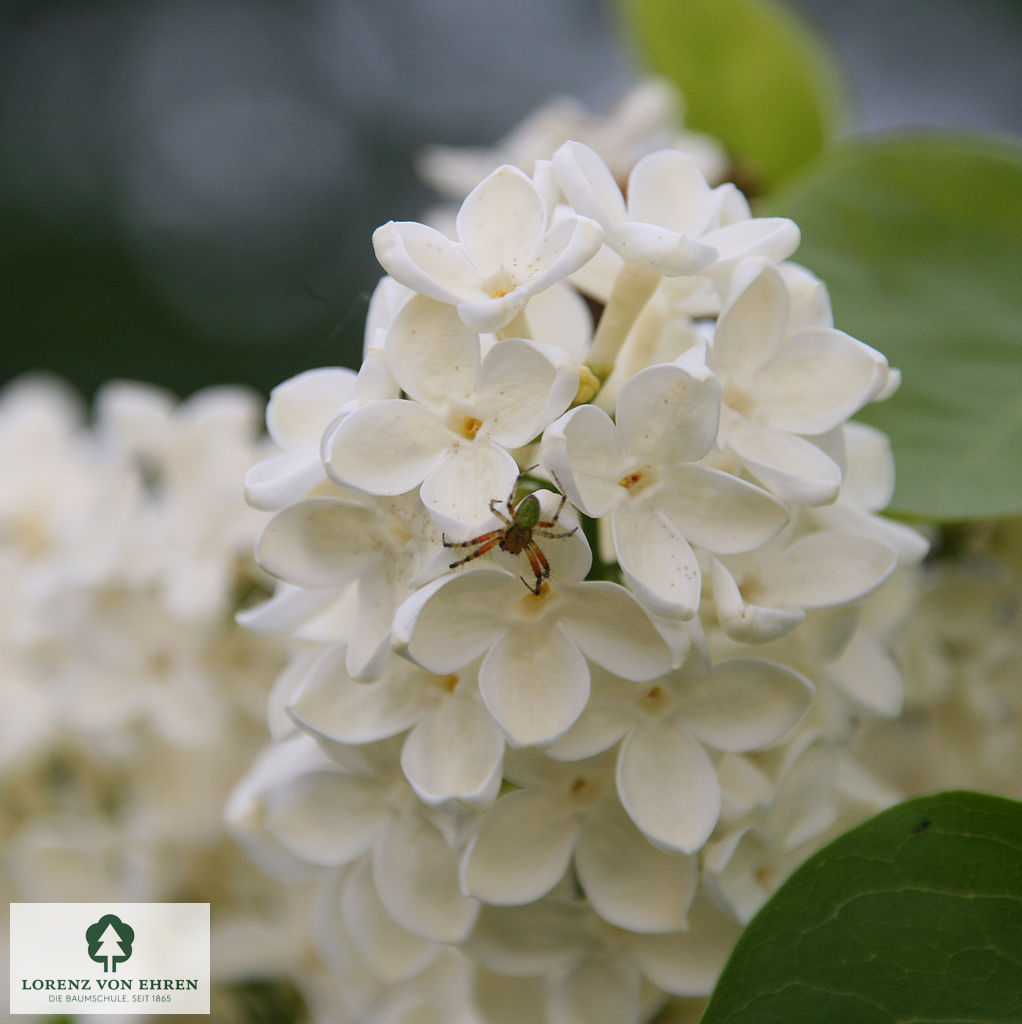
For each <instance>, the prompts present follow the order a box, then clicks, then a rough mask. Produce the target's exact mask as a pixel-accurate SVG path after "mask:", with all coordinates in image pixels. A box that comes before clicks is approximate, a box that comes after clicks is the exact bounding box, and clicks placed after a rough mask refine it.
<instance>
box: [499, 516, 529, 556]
mask: <svg viewBox="0 0 1022 1024" xmlns="http://www.w3.org/2000/svg"><path fill="white" fill-rule="evenodd" d="M531 541H532V528H531V527H525V526H521V525H519V524H518V523H515V524H514V525H512V526H510V527H509V528H508V531H507V533H505V534H504V538H503V540H501V542H500V546H501V547H502V548H503V549H504V550H505V551H507V552H508V553H509V554H512V555H519V554H521V553H522V552H523V551H524V550H525V549H526V548H527V547H528V546H529V543H530V542H531Z"/></svg>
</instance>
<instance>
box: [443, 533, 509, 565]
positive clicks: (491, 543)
mask: <svg viewBox="0 0 1022 1024" xmlns="http://www.w3.org/2000/svg"><path fill="white" fill-rule="evenodd" d="M496 533H497V536H496V537H491V538H490V539H489V540H488V541H486V542H485V543H483V544H481V545H480V546H479V547H477V548H476V549H475V551H473V552H471V553H470V554H468V555H466V556H465V557H464V558H459V559H458V560H457V561H456V562H451V564H450V565H449V566H448V567H447V568H448V569H457V568H458V566H459V565H464V564H465V563H466V562H471V561H472V560H473V559H475V558H478V557H479V556H480V555H485V554H486V552H487V551H489V550H490V548H494V547H496V546H497V545H498V544H499V543H500V538H501V537H502V536H503V535H504V531H503V530H497V531H496ZM458 546H459V547H464V546H466V545H458Z"/></svg>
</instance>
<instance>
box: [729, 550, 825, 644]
mask: <svg viewBox="0 0 1022 1024" xmlns="http://www.w3.org/2000/svg"><path fill="white" fill-rule="evenodd" d="M711 572H712V577H711V578H712V580H713V604H714V607H715V608H716V611H717V618H718V620H719V621H720V624H721V626H722V627H723V629H724V632H725V633H726V634H727V635H728V636H729V637H730V638H731V639H732V640H737V641H738V642H739V643H743V644H765V643H769V642H770V641H771V640H776V639H777V638H778V637H782V636H784V634H785V633H790V632H791V631H792V630H793V629H794V628H795V627H796V626H797V625H798V624H799V623H800V622H801V621H802V620H803V619H804V618H805V617H806V613H805V612H804V611H803V610H802V609H801V608H794V609H785V608H766V607H764V606H763V605H757V604H746V603H745V599H744V598H743V597H742V592H741V590H740V589H739V587H738V584H737V583H736V582H735V578H734V577H733V576H732V575H731V573H730V572H728V570H727V568H725V566H724V565H723V564H722V563H721V562H719V561H718V560H717V559H716V558H714V559H713V560H712V563H711Z"/></svg>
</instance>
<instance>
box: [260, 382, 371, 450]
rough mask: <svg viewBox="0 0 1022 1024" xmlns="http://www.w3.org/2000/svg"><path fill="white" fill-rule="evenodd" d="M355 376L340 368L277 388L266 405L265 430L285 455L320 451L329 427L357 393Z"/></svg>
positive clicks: (284, 383) (286, 383)
mask: <svg viewBox="0 0 1022 1024" xmlns="http://www.w3.org/2000/svg"><path fill="white" fill-rule="evenodd" d="M355 378H356V375H355V372H354V371H353V370H349V369H347V368H345V367H340V366H324V367H320V368H319V369H315V370H306V371H305V372H304V373H299V374H298V375H297V376H295V377H291V378H290V379H289V380H286V381H284V382H283V383H282V384H278V385H277V386H276V387H275V388H274V389H273V390H272V391H271V392H270V400H269V402H267V404H266V429H267V431H268V433H269V435H270V437H271V438H273V440H274V442H275V443H276V444H277V445H279V446H280V447H281V448H283V449H284V450H285V451H299V450H303V449H304V450H308V451H310V452H318V451H319V441H320V438H321V437H322V436H323V431H324V429H326V426H327V424H328V423H330V421H331V420H333V418H334V417H335V416H336V415H337V414H338V412H340V410H341V407H342V406H343V405H345V403H347V402H349V401H350V400H351V398H352V397H353V395H354V392H355Z"/></svg>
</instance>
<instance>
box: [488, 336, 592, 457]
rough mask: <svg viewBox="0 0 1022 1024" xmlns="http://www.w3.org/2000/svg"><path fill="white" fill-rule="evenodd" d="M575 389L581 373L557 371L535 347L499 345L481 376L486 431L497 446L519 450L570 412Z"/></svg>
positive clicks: (523, 343)
mask: <svg viewBox="0 0 1022 1024" xmlns="http://www.w3.org/2000/svg"><path fill="white" fill-rule="evenodd" d="M577 389H578V372H577V369H576V370H573V371H569V372H561V371H559V370H558V369H557V367H556V366H554V364H553V363H552V362H551V361H550V360H549V359H548V358H547V357H546V355H544V354H543V352H541V351H540V349H539V348H537V347H536V346H535V345H534V344H533V343H532V342H529V341H523V340H522V339H520V338H508V339H507V340H506V341H498V342H497V344H496V345H494V346H493V347H492V348H491V349H490V351H489V352H487V353H486V358H485V359H484V360H483V364H482V367H481V368H480V371H479V384H478V387H477V391H476V402H477V408H478V409H479V411H480V416H481V418H483V428H482V429H483V430H485V431H486V433H487V434H488V435H489V436H490V437H491V438H493V440H494V441H496V442H497V444H499V445H502V446H503V447H505V448H520V447H521V446H522V445H524V444H528V443H529V441H531V440H532V439H533V438H534V437H536V436H537V435H538V434H539V433H540V431H541V430H542V429H543V428H544V427H545V426H546V425H547V424H548V423H549V422H550V421H551V420H552V419H554V418H555V417H557V416H560V414H561V413H562V412H564V410H565V409H567V407H568V406H569V405H570V404H571V400H572V399H573V398H574V397H575V393H576V391H577Z"/></svg>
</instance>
